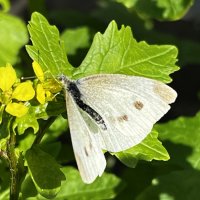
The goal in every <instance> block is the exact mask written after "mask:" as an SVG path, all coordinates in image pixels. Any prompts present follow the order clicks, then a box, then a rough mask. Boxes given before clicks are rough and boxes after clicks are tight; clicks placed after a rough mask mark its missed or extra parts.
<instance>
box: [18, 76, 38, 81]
mask: <svg viewBox="0 0 200 200" xmlns="http://www.w3.org/2000/svg"><path fill="white" fill-rule="evenodd" d="M35 78H36V76H27V77H24V76H22V77H21V78H20V79H21V81H26V80H30V79H35Z"/></svg>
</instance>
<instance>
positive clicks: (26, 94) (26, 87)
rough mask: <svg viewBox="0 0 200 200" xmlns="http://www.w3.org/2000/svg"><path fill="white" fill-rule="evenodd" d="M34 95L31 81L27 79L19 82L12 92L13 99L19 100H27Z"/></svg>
mask: <svg viewBox="0 0 200 200" xmlns="http://www.w3.org/2000/svg"><path fill="white" fill-rule="evenodd" d="M34 96H35V91H34V89H33V86H32V83H31V82H29V81H27V82H24V83H20V84H19V85H18V86H17V87H16V88H15V90H14V92H13V94H12V98H13V99H17V100H19V101H28V100H30V99H32V98H33V97H34Z"/></svg>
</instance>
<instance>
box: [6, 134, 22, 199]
mask: <svg viewBox="0 0 200 200" xmlns="http://www.w3.org/2000/svg"><path fill="white" fill-rule="evenodd" d="M7 155H8V161H9V167H10V173H11V182H10V200H17V199H18V196H19V184H18V179H19V177H18V169H17V157H16V155H15V134H14V133H13V132H11V133H10V138H9V140H8V143H7Z"/></svg>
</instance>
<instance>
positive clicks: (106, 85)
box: [76, 74, 177, 152]
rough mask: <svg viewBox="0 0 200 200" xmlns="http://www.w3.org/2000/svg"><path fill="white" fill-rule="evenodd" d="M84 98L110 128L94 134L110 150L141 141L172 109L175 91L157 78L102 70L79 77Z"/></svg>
mask: <svg viewBox="0 0 200 200" xmlns="http://www.w3.org/2000/svg"><path fill="white" fill-rule="evenodd" d="M76 84H77V87H78V89H79V90H80V93H81V95H82V96H81V98H82V100H83V101H84V102H85V103H86V104H87V105H89V106H90V107H92V108H93V109H94V110H95V111H96V112H98V113H99V114H100V115H101V117H102V118H103V120H104V121H105V124H106V126H107V130H102V129H100V130H99V133H98V134H95V137H96V139H97V140H98V141H99V143H100V144H101V146H102V148H103V149H105V150H108V151H111V152H118V151H122V150H125V149H128V148H130V147H132V146H134V145H136V144H138V143H140V142H141V141H142V140H143V139H144V138H145V137H146V136H147V134H148V133H149V132H150V131H151V129H152V127H153V125H154V124H155V123H156V122H157V121H158V120H159V119H160V118H161V117H162V116H163V115H164V114H165V113H166V112H167V111H168V110H169V109H170V106H169V105H168V104H170V103H173V102H174V101H175V99H176V96H177V94H176V92H175V91H174V90H173V89H172V88H170V87H169V86H167V85H166V84H164V83H161V82H159V81H156V80H152V79H148V78H144V77H137V76H127V75H120V74H102V75H94V76H90V77H86V78H82V79H79V80H77V81H76Z"/></svg>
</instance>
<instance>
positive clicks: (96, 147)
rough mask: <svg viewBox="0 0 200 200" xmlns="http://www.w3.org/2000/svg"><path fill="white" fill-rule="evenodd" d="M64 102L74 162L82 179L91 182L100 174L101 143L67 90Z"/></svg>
mask: <svg viewBox="0 0 200 200" xmlns="http://www.w3.org/2000/svg"><path fill="white" fill-rule="evenodd" d="M66 104H67V113H68V121H69V127H70V133H71V139H72V145H73V149H74V154H75V158H76V162H77V165H78V168H79V171H80V174H81V177H82V179H83V181H84V182H85V183H91V182H93V181H94V180H95V178H96V177H97V176H101V175H102V173H103V171H104V169H105V166H106V160H105V157H104V154H103V152H102V149H101V145H100V144H98V143H97V141H96V140H95V138H94V133H93V132H92V131H94V132H95V131H96V130H95V129H93V128H91V127H90V124H89V122H88V120H89V118H88V120H85V119H84V115H85V114H84V113H82V114H81V112H82V111H80V109H79V107H78V106H77V105H76V103H75V102H74V99H73V97H72V96H71V95H70V93H68V92H66ZM86 117H87V116H85V118H86ZM86 119H87V118H86ZM94 127H95V124H94Z"/></svg>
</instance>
